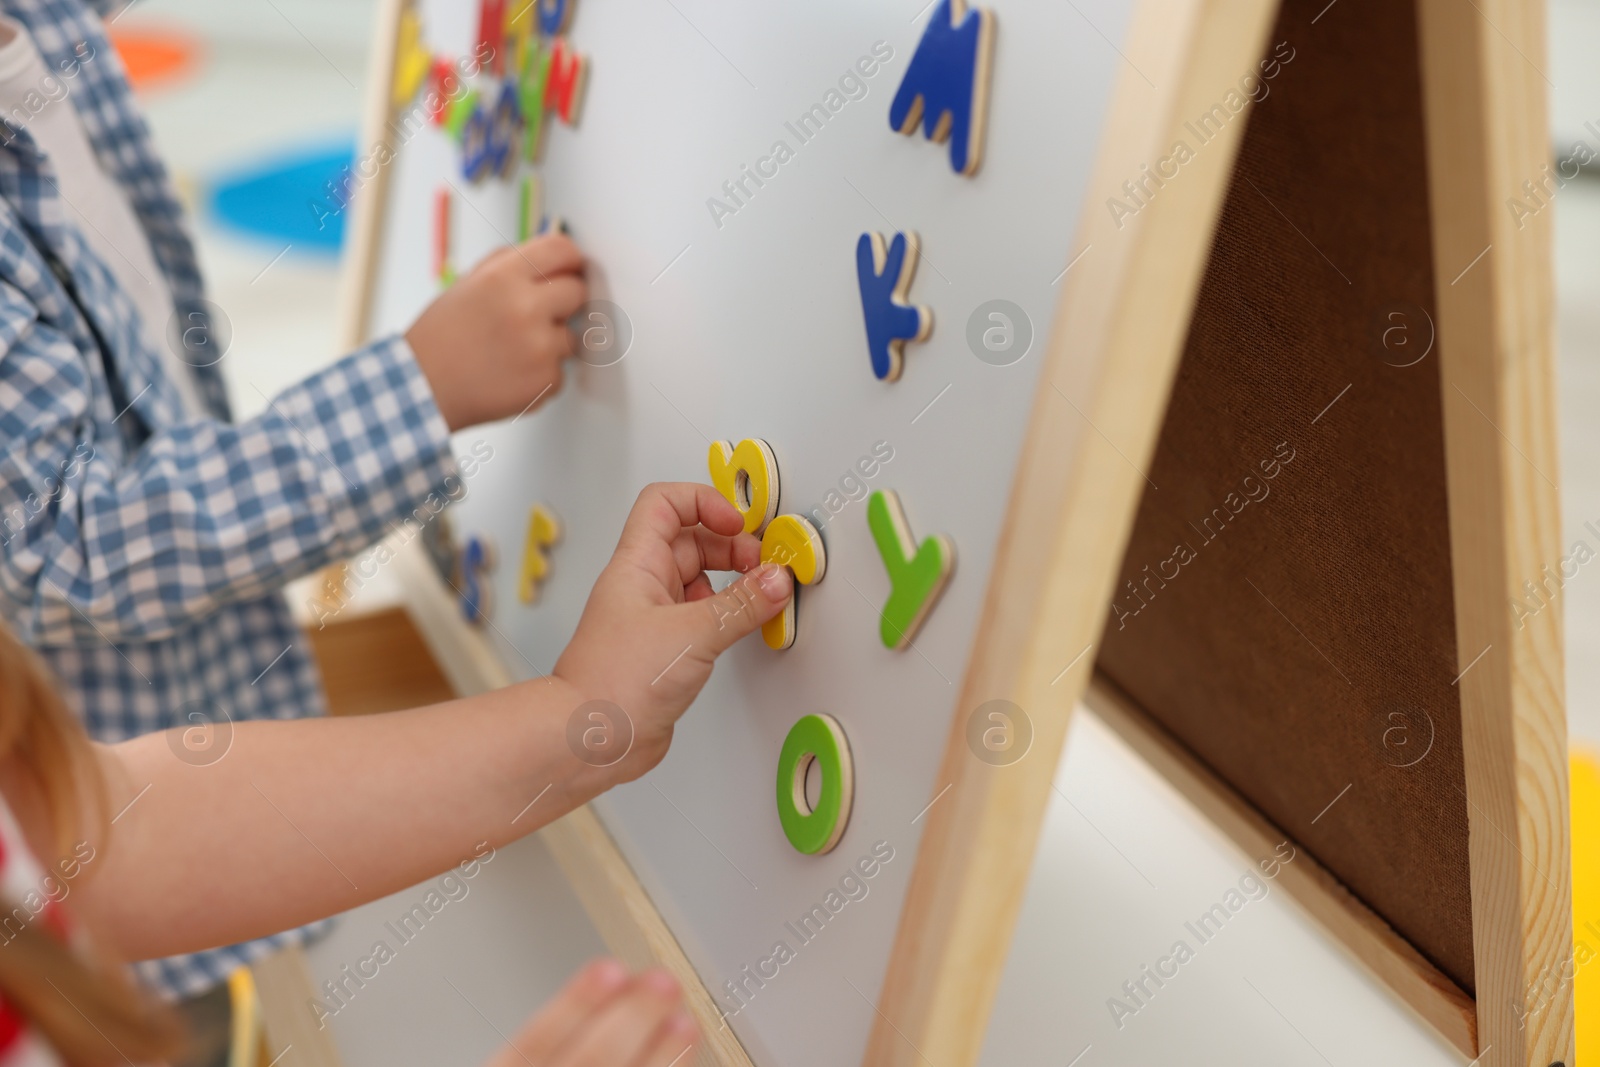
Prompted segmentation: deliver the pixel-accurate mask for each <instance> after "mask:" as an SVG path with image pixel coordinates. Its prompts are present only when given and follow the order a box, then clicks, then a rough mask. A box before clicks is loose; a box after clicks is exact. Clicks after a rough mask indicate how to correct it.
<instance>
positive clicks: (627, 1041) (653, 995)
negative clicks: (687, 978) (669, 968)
mask: <svg viewBox="0 0 1600 1067" xmlns="http://www.w3.org/2000/svg"><path fill="white" fill-rule="evenodd" d="M679 999H680V994H679V990H678V983H677V981H676V980H675V979H674V978H673V977H672V975H670V974H668V973H667V972H666V971H663V970H649V971H645V972H643V973H642V974H639V975H636V976H631V977H630V976H629V974H628V970H627V968H626V967H624V966H623V965H622V964H620V963H618V962H617V961H616V960H597V961H595V962H594V963H591V964H589V966H587V967H585V968H584V969H583V970H582V971H580V972H578V975H577V977H575V978H573V979H572V981H570V982H568V983H567V985H566V988H564V989H562V990H561V992H560V993H557V994H556V996H555V999H554V1000H551V1001H550V1002H549V1003H548V1004H546V1005H545V1006H544V1007H543V1008H541V1009H540V1010H539V1013H538V1014H537V1015H535V1016H534V1017H533V1018H531V1019H529V1020H528V1022H527V1024H526V1025H524V1026H523V1028H522V1029H521V1030H519V1031H518V1032H517V1035H516V1036H515V1037H514V1038H512V1039H511V1041H510V1043H509V1044H508V1045H507V1047H506V1048H504V1049H502V1050H501V1051H500V1052H499V1053H498V1054H497V1055H496V1056H495V1057H494V1058H493V1059H492V1060H490V1061H489V1062H488V1063H487V1064H485V1067H528V1065H529V1064H533V1065H535V1067H671V1065H672V1064H676V1063H679V1062H689V1063H692V1062H694V1061H693V1060H692V1059H688V1058H686V1057H684V1055H683V1054H684V1053H685V1052H686V1051H687V1050H688V1049H689V1048H690V1047H691V1046H693V1045H694V1043H695V1041H696V1040H697V1038H698V1037H699V1034H698V1031H696V1029H695V1025H694V1021H693V1020H692V1019H690V1018H689V1016H688V1014H687V1013H686V1012H683V1011H680V1010H675V1009H676V1008H677V1006H678V1001H679Z"/></svg>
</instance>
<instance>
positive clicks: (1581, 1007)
mask: <svg viewBox="0 0 1600 1067" xmlns="http://www.w3.org/2000/svg"><path fill="white" fill-rule="evenodd" d="M1572 930H1573V938H1574V949H1573V957H1572V959H1573V979H1572V983H1573V990H1572V996H1573V1001H1574V1005H1575V1012H1574V1013H1575V1015H1576V1025H1577V1031H1578V1033H1577V1038H1578V1052H1577V1055H1576V1056H1575V1057H1574V1062H1576V1063H1594V1062H1596V1059H1595V1057H1597V1056H1600V965H1594V966H1585V964H1594V963H1595V959H1596V957H1597V956H1600V755H1597V754H1596V753H1594V752H1585V751H1583V750H1575V751H1574V752H1573V753H1572Z"/></svg>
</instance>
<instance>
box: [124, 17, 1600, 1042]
mask: <svg viewBox="0 0 1600 1067" xmlns="http://www.w3.org/2000/svg"><path fill="white" fill-rule="evenodd" d="M374 7H375V5H374V3H373V2H372V0H234V2H231V3H227V4H218V3H215V2H214V0H135V2H134V3H133V4H132V5H131V6H130V7H128V8H125V9H124V10H123V12H122V13H121V14H120V15H119V16H118V17H117V18H116V19H115V21H114V23H113V25H112V27H111V29H112V31H113V40H114V42H115V44H116V46H117V48H118V50H119V52H121V54H122V55H123V57H124V60H125V62H126V63H127V64H128V66H129V68H130V71H131V73H132V74H133V77H134V81H135V85H136V89H137V91H138V92H139V94H140V96H141V97H142V100H143V104H144V107H145V109H146V111H147V113H148V115H149V118H150V121H151V124H152V126H153V128H154V132H155V138H156V141H157V144H158V146H159V148H160V149H161V151H162V154H163V155H164V156H165V158H166V159H167V161H168V163H169V165H170V167H171V168H172V170H173V172H174V174H175V177H176V179H177V183H178V186H179V188H180V191H181V193H182V195H183V197H184V199H185V201H186V202H187V206H188V207H189V209H190V212H191V216H192V218H193V220H194V228H195V232H196V236H197V238H198V246H199V253H200V259H201V264H202V267H203V269H204V271H205V275H206V278H207V281H208V284H209V287H210V296H211V298H212V299H213V300H214V301H215V302H216V303H217V304H218V305H220V306H221V307H222V308H223V309H224V311H225V313H226V314H227V316H228V317H229V319H230V320H231V325H232V348H231V349H230V358H229V359H228V360H226V361H225V362H224V363H223V364H222V367H223V369H224V372H225V374H226V376H227V379H228V383H229V387H230V391H231V393H232V398H233V403H234V409H235V412H236V414H237V415H239V416H241V417H243V416H248V415H251V414H254V413H255V412H257V411H258V410H260V409H261V408H262V407H264V406H265V403H266V400H265V398H266V397H268V396H271V395H273V394H274V393H276V392H277V391H278V390H279V389H281V388H282V387H284V386H286V385H288V384H290V383H292V382H294V381H296V380H298V379H299V378H301V377H303V376H304V375H305V374H307V373H309V372H311V371H313V370H316V369H318V368H319V367H321V366H323V365H325V364H327V363H328V362H330V361H331V360H333V359H334V358H336V357H337V356H338V355H340V353H339V352H338V351H337V348H336V345H337V340H336V338H337V333H338V328H339V253H340V244H341V238H342V234H343V227H344V223H345V221H346V219H345V218H344V217H343V216H342V215H335V216H332V217H328V218H325V219H323V220H321V222H320V224H319V220H318V218H317V216H316V214H315V212H314V211H313V210H312V209H311V207H310V204H311V203H312V202H313V201H317V200H323V199H327V198H329V194H330V188H331V187H337V183H338V181H339V177H340V173H341V170H342V168H343V167H344V166H346V165H347V164H348V162H349V160H350V158H351V155H352V150H353V147H354V144H355V141H356V137H357V132H358V126H359V124H360V115H361V110H362V99H363V95H364V90H365V85H366V79H367V70H368V59H369V56H368V51H369V43H370V42H369V38H370V35H371V31H372V18H373V12H374ZM1597 50H1600V2H1595V0H1582V2H1580V0H1553V2H1552V3H1551V4H1550V8H1549V50H1548V54H1547V57H1546V59H1545V60H1544V70H1543V72H1542V73H1543V74H1544V75H1545V78H1546V80H1547V81H1548V83H1549V85H1550V100H1551V106H1550V118H1551V130H1550V144H1551V159H1552V162H1553V161H1555V160H1556V159H1560V158H1565V157H1567V156H1568V155H1570V154H1571V151H1572V149H1573V146H1574V145H1575V143H1577V142H1580V141H1581V142H1583V143H1584V144H1586V145H1588V146H1589V147H1590V148H1591V149H1593V154H1594V155H1595V156H1596V158H1597V161H1596V162H1595V163H1591V164H1590V165H1589V166H1588V167H1587V168H1585V170H1584V171H1583V173H1582V174H1581V175H1580V176H1579V177H1578V178H1577V179H1575V180H1573V181H1571V182H1569V183H1568V184H1566V185H1565V186H1564V187H1563V188H1561V189H1560V190H1559V191H1558V192H1557V193H1556V195H1555V200H1556V204H1555V213H1556V215H1555V217H1556V248H1555V254H1556V280H1557V294H1558V319H1557V324H1556V325H1557V334H1558V350H1559V379H1558V380H1559V388H1560V401H1559V402H1560V411H1561V418H1562V425H1561V428H1560V436H1561V450H1562V451H1561V472H1560V478H1559V481H1560V483H1561V486H1562V492H1563V508H1564V515H1563V523H1562V545H1563V548H1564V550H1570V548H1571V547H1572V546H1573V545H1574V544H1575V543H1576V542H1579V541H1583V542H1586V543H1587V544H1588V545H1589V546H1590V548H1591V549H1592V550H1595V551H1600V461H1597V455H1600V253H1597V251H1596V250H1597V249H1600V63H1596V62H1595V54H1596V52H1597ZM1530 62H1532V60H1530ZM1552 474H1553V472H1552ZM1590 523H1592V524H1593V525H1592V526H1590V525H1589V524H1590ZM391 580H392V579H391ZM362 595H363V598H364V599H366V600H367V601H368V602H369V603H368V606H370V607H381V606H383V605H384V604H385V603H386V602H388V603H392V602H394V601H395V600H396V599H397V591H396V590H393V589H387V588H385V587H384V585H383V582H382V581H381V580H380V581H378V582H374V583H372V584H371V585H369V586H368V587H366V588H365V589H364V591H363V594H362ZM291 599H292V601H293V602H294V603H296V604H303V603H305V602H306V599H307V598H306V597H305V596H304V595H296V596H293V597H292V598H291ZM1558 603H1559V605H1560V607H1561V608H1562V610H1563V611H1564V613H1565V617H1566V623H1567V660H1566V663H1567V678H1568V688H1567V694H1568V708H1569V711H1568V714H1569V723H1570V729H1571V733H1572V737H1573V740H1574V747H1575V753H1576V756H1577V758H1578V759H1579V760H1586V759H1590V756H1589V754H1590V753H1593V752H1600V562H1595V563H1591V564H1589V565H1586V566H1583V567H1581V568H1580V569H1579V571H1578V574H1577V576H1576V577H1574V578H1572V579H1571V580H1570V581H1568V582H1567V584H1566V585H1565V586H1564V587H1563V588H1562V589H1561V591H1560V594H1559V598H1558ZM1580 766H1581V765H1580ZM1587 766H1588V767H1589V768H1590V769H1591V770H1592V771H1595V773H1594V774H1591V775H1590V776H1589V777H1588V778H1585V777H1583V775H1582V774H1581V773H1580V774H1579V775H1578V776H1575V786H1576V785H1578V784H1581V783H1582V782H1591V781H1600V770H1595V768H1596V766H1597V765H1596V763H1595V762H1594V761H1593V760H1590V762H1589V763H1588V764H1587ZM1080 784H1081V779H1080ZM1580 796H1581V794H1580ZM1591 799H1592V798H1591ZM1597 815H1600V811H1590V812H1585V811H1583V810H1579V811H1578V812H1577V813H1576V819H1575V834H1576V835H1577V836H1578V838H1579V840H1580V841H1583V840H1591V841H1592V840H1594V833H1593V830H1592V829H1591V827H1590V826H1589V824H1590V823H1592V822H1596V821H1600V819H1597V818H1596V816H1597ZM507 851H508V852H510V851H512V850H507ZM1595 860H1600V850H1597V851H1595V852H1593V853H1589V854H1585V855H1580V856H1579V858H1578V864H1577V866H1578V868H1579V869H1578V872H1577V873H1578V882H1577V894H1578V897H1579V908H1580V909H1582V908H1583V907H1585V906H1588V907H1590V908H1595V907H1596V906H1597V905H1600V901H1597V900H1594V899H1589V898H1588V897H1586V895H1585V894H1588V893H1593V892H1595V890H1596V885H1597V880H1596V878H1595V877H1594V874H1595V873H1596V872H1600V863H1596V862H1593V861H1595ZM1589 868H1595V869H1596V870H1595V871H1590V870H1589ZM495 874H496V876H497V877H496V878H495V879H491V880H490V881H489V882H486V883H485V885H484V893H485V894H486V895H490V896H491V897H493V896H496V895H498V896H499V897H500V898H501V903H500V904H499V905H494V906H491V907H480V908H476V909H474V910H473V913H472V914H471V915H468V914H465V913H464V914H462V915H460V916H452V918H451V922H452V923H453V924H458V925H457V929H456V930H455V932H454V933H450V934H444V933H442V934H441V935H440V937H439V938H437V939H436V941H437V944H434V945H432V946H431V947H429V948H427V949H419V950H418V953H419V958H418V959H417V960H416V961H415V962H416V964H417V966H415V967H412V968H410V971H411V973H412V975H413V976H414V982H413V979H410V978H399V979H395V980H393V981H391V982H389V984H388V986H387V987H386V988H385V989H384V991H383V993H382V996H381V997H372V998H370V999H369V1000H368V1001H367V1002H366V1003H363V1004H359V1005H352V1008H353V1009H354V1008H359V1009H360V1010H352V1012H351V1013H350V1014H349V1015H348V1016H345V1015H341V1018H340V1020H339V1022H338V1024H337V1025H336V1026H335V1031H336V1034H337V1036H338V1038H339V1042H340V1045H341V1049H342V1051H343V1053H344V1055H345V1059H346V1060H347V1062H349V1063H352V1064H363V1063H373V1064H377V1063H385V1062H446V1061H447V1060H448V1061H452V1062H453V1061H455V1060H456V1059H458V1056H459V1053H460V1051H461V1049H462V1045H461V1041H460V1035H461V1034H463V1033H476V1034H477V1036H476V1037H475V1038H474V1039H473V1040H472V1041H467V1042H466V1044H467V1045H468V1046H472V1045H473V1044H474V1043H475V1042H478V1041H480V1040H481V1042H482V1047H485V1048H486V1047H489V1046H491V1045H492V1044H493V1035H492V1034H489V1033H487V1032H482V1024H481V1022H480V1021H479V1020H478V1019H477V1018H476V1017H474V1016H473V1015H472V1013H471V1012H469V1011H467V1010H466V1008H464V1007H463V1006H462V1005H459V1004H452V1003H441V1002H439V1001H438V1000H437V999H436V998H435V997H434V995H433V993H431V992H428V991H427V990H425V989H424V988H423V981H424V977H425V976H432V975H434V974H436V973H438V972H439V971H440V970H441V969H448V968H450V967H452V966H460V967H462V968H466V967H467V966H469V965H470V964H471V961H472V960H474V959H480V960H481V959H482V957H483V954H485V953H489V954H499V955H502V956H504V955H515V954H516V953H518V952H519V951H520V952H521V953H522V955H520V956H518V957H517V958H516V959H515V960H514V961H511V962H510V963H509V965H508V967H507V969H503V970H502V971H501V981H500V985H501V988H500V989H499V990H498V991H497V992H496V993H495V994H489V993H486V994H485V995H486V996H493V997H494V999H495V1000H496V1002H497V1003H496V1004H495V1006H494V1007H493V1008H491V1013H492V1014H494V1015H496V1016H497V1017H500V1018H504V1019H515V1018H516V1017H517V1016H518V1015H519V1014H520V1012H521V1011H522V1010H525V1009H526V1008H527V1007H529V1006H531V1004H532V1003H533V1002H534V1000H535V999H537V998H541V997H543V996H544V995H547V994H548V993H549V992H550V991H551V990H552V989H553V987H554V982H555V981H556V980H557V979H558V978H559V977H560V975H561V974H563V973H564V972H565V970H566V969H567V968H568V967H570V966H575V965H576V963H577V961H579V960H581V959H582V958H584V957H585V956H586V955H588V954H589V953H591V952H594V951H598V950H599V941H598V939H597V938H596V937H595V935H594V932H593V930H592V929H591V928H590V927H589V926H588V923H587V921H586V920H585V918H584V916H583V913H582V911H581V910H580V909H579V908H578V907H577V903H576V901H575V900H574V899H573V898H572V895H571V892H570V891H569V890H568V889H567V888H566V885H565V883H564V881H563V880H562V879H561V878H560V877H559V875H558V874H557V873H556V872H555V869H554V867H553V865H552V864H551V862H550V859H549V857H548V855H547V854H546V853H545V852H544V851H543V849H542V846H538V845H537V844H536V842H533V841H528V842H524V843H523V844H522V845H519V846H517V847H516V849H515V852H514V855H513V856H512V857H511V859H510V860H509V861H508V862H506V863H505V864H503V865H502V866H501V867H500V868H498V869H497V870H496V872H495ZM1062 877H1064V878H1069V877H1071V874H1070V872H1063V874H1062ZM533 900H537V901H538V902H539V903H538V905H537V907H538V908H539V909H540V910H541V912H542V914H543V917H544V920H545V921H542V922H539V923H531V922H530V924H529V925H527V926H526V927H525V928H522V929H516V930H512V929H508V928H506V926H505V925H504V923H503V921H502V920H503V919H504V917H505V916H507V915H515V914H517V913H518V912H519V911H523V910H524V909H528V910H531V908H532V906H533V905H532V903H531V902H532V901H533ZM1586 901H1587V904H1586ZM363 910H364V911H365V912H366V913H367V914H368V921H363V920H362V919H360V917H359V915H358V916H353V917H352V919H351V920H350V921H348V922H347V923H346V924H345V925H344V926H342V927H341V929H340V931H339V932H338V933H336V934H335V935H334V937H333V938H332V939H331V940H330V941H329V942H327V943H325V944H324V945H322V946H319V947H318V948H317V949H315V950H313V956H312V964H313V970H314V971H318V972H321V971H326V972H327V973H328V974H332V973H334V972H335V971H336V970H337V967H338V965H339V962H340V961H343V960H348V959H353V958H355V957H356V956H358V955H359V954H360V952H361V950H362V947H363V946H364V945H365V944H367V943H370V938H369V937H368V936H367V933H368V932H370V929H371V927H372V925H373V924H375V923H376V922H378V921H380V920H381V918H382V917H386V916H387V915H388V914H389V912H390V911H392V910H393V908H392V907H391V908H389V909H388V910H385V902H379V903H378V904H375V905H372V906H369V908H368V909H363ZM552 920H553V921H552ZM435 953H438V954H437V955H435ZM422 955H428V956H429V959H428V962H427V964H426V965H423V961H422V959H421V956H422ZM320 976H321V975H320V973H319V977H320ZM1580 984H1581V982H1580ZM1580 1011H1581V1009H1580ZM417 1012H420V1013H421V1015H420V1016H419V1015H418V1014H414V1013H417ZM454 1016H460V1018H459V1019H455V1020H454V1022H453V1023H452V1022H451V1018H452V1017H454ZM422 1017H426V1018H428V1020H429V1025H427V1026H414V1025H409V1026H400V1027H396V1026H393V1025H391V1024H393V1023H394V1022H395V1021H396V1020H397V1019H398V1020H410V1021H411V1022H412V1023H417V1022H419V1021H420V1018H422ZM1580 1025H1581V1019H1580ZM1066 1051H1067V1053H1068V1055H1070V1053H1071V1052H1072V1050H1071V1049H1068V1050H1066ZM452 1052H454V1053H456V1054H457V1055H451V1053H452ZM461 1062H470V1061H468V1060H461ZM1441 1062H1442V1060H1441Z"/></svg>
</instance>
